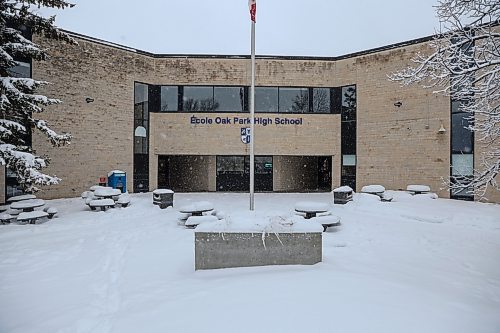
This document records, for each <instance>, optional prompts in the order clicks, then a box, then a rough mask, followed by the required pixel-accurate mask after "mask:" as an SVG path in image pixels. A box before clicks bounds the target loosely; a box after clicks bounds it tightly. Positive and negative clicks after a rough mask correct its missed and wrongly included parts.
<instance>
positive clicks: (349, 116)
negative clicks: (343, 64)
mask: <svg viewBox="0 0 500 333" xmlns="http://www.w3.org/2000/svg"><path fill="white" fill-rule="evenodd" d="M341 94H342V95H341V100H342V120H356V87H355V86H347V87H342V93H341Z"/></svg>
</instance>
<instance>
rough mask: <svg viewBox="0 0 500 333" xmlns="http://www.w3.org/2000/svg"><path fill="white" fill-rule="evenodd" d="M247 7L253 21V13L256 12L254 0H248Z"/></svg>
mask: <svg viewBox="0 0 500 333" xmlns="http://www.w3.org/2000/svg"><path fill="white" fill-rule="evenodd" d="M248 8H249V9H250V19H251V20H252V21H253V23H255V14H256V13H257V2H256V0H248Z"/></svg>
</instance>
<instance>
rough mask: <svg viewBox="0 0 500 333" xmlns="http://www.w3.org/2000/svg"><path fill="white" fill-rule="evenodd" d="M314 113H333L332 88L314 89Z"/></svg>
mask: <svg viewBox="0 0 500 333" xmlns="http://www.w3.org/2000/svg"><path fill="white" fill-rule="evenodd" d="M312 91H313V100H312V102H313V103H312V105H313V108H312V112H314V113H330V112H331V107H330V103H331V92H330V88H313V89H312Z"/></svg>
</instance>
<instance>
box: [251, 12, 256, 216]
mask: <svg viewBox="0 0 500 333" xmlns="http://www.w3.org/2000/svg"><path fill="white" fill-rule="evenodd" d="M251 40H252V41H251V43H252V46H251V51H252V55H251V58H252V85H251V87H250V210H254V178H255V161H254V160H255V156H254V149H253V147H254V142H255V132H254V113H255V22H254V21H252V38H251Z"/></svg>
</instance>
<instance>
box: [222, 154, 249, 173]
mask: <svg viewBox="0 0 500 333" xmlns="http://www.w3.org/2000/svg"><path fill="white" fill-rule="evenodd" d="M244 171H245V157H244V156H217V172H244Z"/></svg>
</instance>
